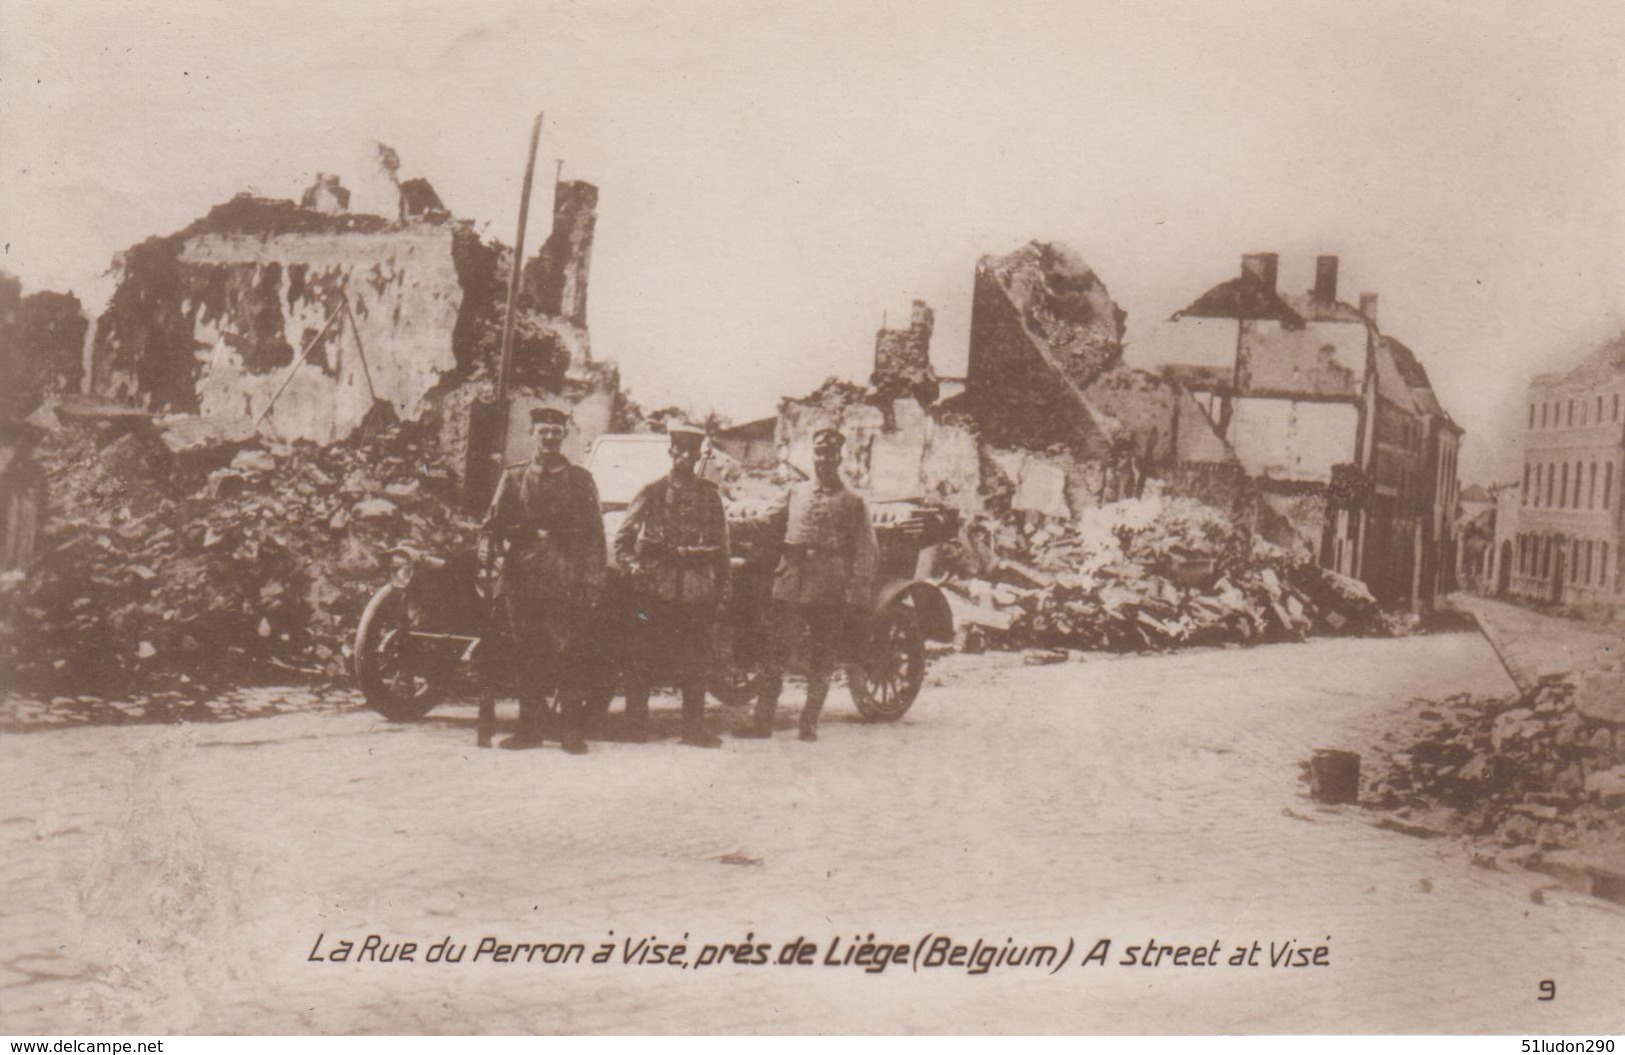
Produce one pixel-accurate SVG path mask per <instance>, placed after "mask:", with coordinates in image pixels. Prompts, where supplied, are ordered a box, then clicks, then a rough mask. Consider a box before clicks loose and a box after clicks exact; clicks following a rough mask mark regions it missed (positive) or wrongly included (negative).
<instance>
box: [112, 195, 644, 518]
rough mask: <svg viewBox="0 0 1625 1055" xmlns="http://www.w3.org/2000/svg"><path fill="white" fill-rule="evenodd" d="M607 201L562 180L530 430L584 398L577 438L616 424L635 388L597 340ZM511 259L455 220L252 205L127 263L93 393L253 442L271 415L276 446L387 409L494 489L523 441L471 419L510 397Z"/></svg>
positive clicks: (525, 303)
mask: <svg viewBox="0 0 1625 1055" xmlns="http://www.w3.org/2000/svg"><path fill="white" fill-rule="evenodd" d="M596 203H597V189H596V188H594V187H593V186H591V185H590V184H585V183H567V184H561V185H560V189H559V196H558V202H557V204H556V207H555V223H554V228H553V231H552V234H551V236H550V237H549V238H548V239H547V241H546V243H545V245H544V247H543V251H542V253H541V254H540V255H539V256H538V257H537V258H535V259H532V260H531V261H530V262H529V263H528V264H527V265H526V281H525V282H524V283H522V285H521V296H520V300H519V303H518V304H517V311H516V315H515V333H514V375H513V381H514V391H515V393H516V394H517V396H518V397H520V398H516V400H515V405H516V407H517V410H516V412H515V417H514V418H513V420H519V419H520V418H522V416H523V411H524V410H525V409H526V408H527V407H528V404H525V403H524V398H526V397H532V398H540V397H542V396H547V397H555V398H557V399H561V400H564V401H578V400H585V401H587V402H588V403H590V406H587V407H584V408H583V410H582V413H581V414H580V415H579V417H580V418H581V419H582V420H581V423H580V424H581V433H580V439H579V441H578V442H586V441H590V440H591V439H592V438H594V437H596V435H597V434H598V433H599V432H600V431H602V430H603V429H605V428H607V427H608V421H609V417H610V408H611V407H612V406H613V405H614V403H615V399H616V393H617V392H618V386H619V377H618V375H617V374H616V372H615V370H614V368H613V366H611V365H608V364H595V363H593V362H592V356H591V344H590V337H589V335H588V331H587V328H586V285H587V271H588V266H589V263H590V255H591V239H592V234H593V227H594V219H595V208H596ZM512 256H513V254H512V251H511V250H510V249H508V248H507V247H504V246H502V245H501V244H500V243H496V242H487V241H486V240H484V239H482V238H481V237H480V236H479V235H478V234H477V233H475V232H474V230H473V229H472V228H471V227H470V225H468V224H467V223H463V222H458V221H452V220H450V219H449V218H447V217H445V216H444V215H443V214H442V213H432V214H428V215H426V216H425V218H422V219H418V220H416V221H414V222H407V223H398V222H394V221H391V220H386V219H385V218H383V217H379V216H366V215H358V214H351V213H344V212H342V211H339V212H321V211H317V210H315V209H311V208H300V207H298V206H295V205H294V204H293V203H292V202H287V201H271V200H266V199H258V198H253V197H250V196H246V195H244V196H239V197H238V198H236V199H234V200H232V201H231V202H229V203H227V204H225V205H221V206H218V207H216V208H215V209H213V210H211V211H210V213H209V214H208V215H207V216H205V217H204V218H202V219H201V220H198V221H197V222H195V223H193V224H191V225H190V226H188V227H187V228H186V229H184V230H182V231H179V232H177V233H175V234H173V235H168V236H165V237H161V238H152V239H148V240H147V241H146V242H143V243H141V244H140V245H138V246H135V247H133V248H132V249H130V250H129V251H127V252H126V253H124V254H122V255H121V256H120V258H119V260H118V261H117V262H116V266H117V270H118V272H119V282H118V285H117V288H116V290H115V292H114V295H113V298H112V300H111V301H110V302H109V305H108V308H107V310H106V311H105V312H104V313H103V314H102V316H101V318H100V319H99V320H98V323H97V329H96V333H95V338H94V344H93V348H92V362H93V364H94V365H93V372H92V381H91V388H92V391H93V392H94V393H95V394H97V395H100V396H103V397H107V398H111V399H115V400H119V401H123V402H128V403H132V404H134V405H137V406H140V407H143V408H145V409H147V410H151V411H154V412H157V413H160V414H183V415H200V416H202V417H203V418H205V419H208V420H211V421H227V420H229V421H233V422H237V423H241V425H240V426H239V427H236V428H234V429H233V431H234V432H235V433H236V434H243V435H252V434H253V433H254V432H255V429H254V428H253V427H252V426H253V423H254V422H255V421H256V420H257V419H259V418H260V417H261V416H262V415H264V421H263V424H262V426H261V427H260V428H259V430H258V431H259V432H260V433H261V434H263V435H264V436H265V437H267V438H269V439H275V440H282V441H294V440H309V441H312V442H315V443H317V444H319V445H327V444H331V443H334V442H336V441H338V440H342V439H344V438H345V437H347V436H349V435H351V434H352V433H353V432H355V430H356V429H357V428H359V427H360V425H361V423H362V422H363V421H364V420H366V419H367V417H368V415H369V414H370V413H371V412H372V411H373V410H374V407H375V403H377V402H382V403H387V404H388V405H389V407H390V408H391V410H392V411H393V415H394V417H395V418H397V419H399V420H402V421H408V422H415V421H425V420H429V419H436V420H435V421H434V422H433V424H434V426H435V427H437V428H438V429H439V431H440V440H441V444H440V446H441V450H442V452H443V456H444V457H445V458H446V459H447V462H448V468H450V469H451V470H452V471H453V473H454V474H455V475H456V476H457V477H458V478H459V479H460V480H463V481H464V482H465V483H468V482H470V481H469V480H468V477H469V476H470V475H472V476H475V477H479V479H476V480H473V481H472V482H473V483H474V484H475V485H476V486H475V487H474V488H473V490H476V491H481V490H486V489H488V485H489V483H491V482H492V481H491V480H490V479H488V477H489V476H490V475H491V472H492V471H493V467H492V466H487V465H486V464H485V462H486V461H488V460H489V459H490V456H491V455H492V454H493V453H494V452H495V451H496V449H497V447H498V446H499V445H500V439H501V436H502V434H503V432H504V430H505V428H506V430H507V431H508V432H509V433H510V434H511V433H513V432H514V431H515V427H514V426H512V422H511V421H510V422H500V421H498V422H494V423H490V424H489V425H488V427H486V428H484V429H483V430H482V429H481V428H480V427H478V425H479V423H478V422H475V421H474V420H473V418H472V416H473V415H475V414H476V413H478V411H477V410H476V408H475V404H476V403H478V402H479V400H481V399H489V398H490V397H491V395H492V394H493V393H494V390H495V386H494V378H495V374H496V372H497V364H498V361H499V356H500V350H501V343H502V342H501V337H502V322H503V317H504V314H505V310H506V304H507V285H508V275H509V269H510V268H511V267H512ZM346 299H348V302H349V309H350V310H349V311H345V310H343V306H344V303H345V300H346ZM330 320H331V325H327V324H328V323H329V321H330ZM324 325H327V329H326V330H325V332H324V329H323V328H324ZM307 346H308V347H309V354H308V357H307V358H306V360H305V361H304V362H303V364H302V365H300V366H299V367H298V368H297V369H295V368H294V364H295V363H296V362H297V361H298V359H299V356H300V353H301V352H302V351H303V350H304V349H305V348H306V347H307ZM284 384H286V388H285V390H284ZM279 392H280V395H279V394H278V393H279ZM273 400H274V406H273ZM268 407H270V408H271V409H270V410H269V413H267V408H268ZM521 425H522V423H521ZM517 431H519V432H521V433H522V432H523V428H522V427H520V428H518V430H517ZM480 442H485V444H486V447H485V448H484V449H482V450H473V449H471V447H470V446H469V445H470V444H475V445H477V444H478V443H480ZM471 466H472V467H473V470H474V471H473V472H472V474H471V473H470V467H471Z"/></svg>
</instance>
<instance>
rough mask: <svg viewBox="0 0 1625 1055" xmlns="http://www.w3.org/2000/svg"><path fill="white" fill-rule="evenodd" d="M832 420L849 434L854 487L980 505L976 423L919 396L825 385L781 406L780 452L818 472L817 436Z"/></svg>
mask: <svg viewBox="0 0 1625 1055" xmlns="http://www.w3.org/2000/svg"><path fill="white" fill-rule="evenodd" d="M830 426H833V427H835V428H838V429H840V430H841V431H842V433H844V434H845V435H846V438H847V444H846V448H845V450H844V453H843V461H842V468H843V470H844V471H845V473H846V477H847V479H848V480H849V481H850V482H851V483H852V485H853V486H854V487H856V488H858V489H860V490H863V491H866V492H868V493H869V494H871V495H872V496H873V497H875V498H878V499H888V498H928V499H931V500H933V501H937V502H941V503H943V504H945V505H949V506H953V507H954V508H957V509H960V510H962V511H965V512H970V511H973V510H975V509H976V508H978V506H979V499H978V492H979V490H980V488H981V483H982V480H981V468H980V455H979V443H978V440H977V436H976V432H975V430H974V428H973V427H971V426H970V425H969V423H967V422H964V421H961V420H957V419H955V418H954V417H953V416H952V415H946V414H939V413H935V412H932V411H930V410H928V409H926V408H924V407H922V406H920V404H919V403H918V402H917V401H915V400H914V399H912V398H902V399H895V400H888V399H883V398H880V397H871V396H870V394H869V393H867V392H866V391H865V390H864V389H862V388H860V387H858V386H856V385H841V384H839V383H836V384H834V385H830V384H826V385H825V386H824V388H822V389H820V390H819V392H816V393H814V394H813V395H812V396H809V397H808V398H806V399H803V400H792V399H786V400H784V401H783V402H782V403H781V404H780V406H779V424H778V432H777V435H776V437H775V443H776V445H777V447H778V451H779V457H780V459H781V460H783V461H788V462H789V463H790V464H791V465H793V466H795V467H796V468H798V469H800V470H801V471H802V472H806V473H809V474H810V473H811V471H812V435H813V432H815V431H816V430H818V429H820V428H825V427H830Z"/></svg>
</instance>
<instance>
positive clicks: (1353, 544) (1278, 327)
mask: <svg viewBox="0 0 1625 1055" xmlns="http://www.w3.org/2000/svg"><path fill="white" fill-rule="evenodd" d="M1277 269H1278V257H1277V256H1276V254H1274V253H1249V254H1247V255H1245V256H1243V257H1242V260H1241V271H1240V274H1239V275H1237V276H1236V277H1235V278H1232V279H1229V280H1227V281H1225V282H1221V283H1219V284H1218V285H1216V286H1214V287H1213V288H1211V289H1209V290H1208V291H1207V292H1205V293H1203V294H1202V295H1201V296H1200V297H1198V298H1197V299H1196V300H1195V301H1193V302H1192V303H1191V304H1190V305H1189V306H1188V307H1186V308H1185V309H1183V310H1182V311H1180V312H1177V313H1175V315H1174V316H1173V318H1172V319H1171V320H1169V322H1168V323H1167V324H1165V325H1163V326H1161V327H1159V328H1157V330H1156V332H1155V335H1154V337H1153V338H1152V340H1151V342H1150V343H1151V344H1152V345H1153V346H1154V347H1153V352H1152V354H1153V355H1154V356H1155V357H1157V358H1158V359H1160V360H1162V361H1163V362H1164V363H1165V364H1166V365H1165V366H1164V368H1163V376H1164V377H1166V378H1168V379H1170V380H1173V381H1176V382H1178V383H1179V384H1180V385H1182V386H1183V387H1184V388H1186V389H1188V390H1189V391H1191V392H1192V393H1194V394H1195V395H1196V396H1197V397H1198V398H1199V400H1200V401H1201V402H1202V405H1203V406H1204V408H1205V410H1206V412H1207V416H1208V417H1209V419H1210V420H1211V422H1212V423H1213V426H1214V427H1215V428H1216V429H1217V430H1218V432H1219V434H1220V435H1221V436H1222V437H1223V438H1224V440H1225V441H1226V442H1227V443H1229V444H1230V446H1231V447H1232V448H1233V449H1234V450H1235V452H1236V456H1237V457H1238V458H1239V459H1240V461H1241V464H1242V466H1243V468H1244V469H1245V470H1246V472H1247V474H1248V476H1249V477H1250V478H1252V479H1253V480H1254V482H1255V483H1256V484H1257V485H1258V486H1259V487H1260V489H1261V491H1262V492H1263V494H1264V496H1265V498H1266V500H1267V501H1268V502H1269V504H1270V505H1271V507H1272V508H1273V509H1274V510H1275V511H1276V512H1277V513H1279V514H1280V515H1282V516H1284V517H1285V518H1286V519H1287V520H1288V522H1290V523H1292V524H1293V525H1295V527H1296V530H1297V532H1298V535H1299V538H1300V541H1301V545H1302V547H1303V549H1304V550H1305V551H1307V552H1309V553H1312V554H1314V555H1316V556H1317V557H1318V559H1319V560H1320V561H1321V563H1322V564H1323V565H1324V566H1326V567H1329V568H1332V569H1335V570H1337V571H1339V572H1342V573H1344V574H1346V575H1350V576H1353V577H1355V578H1359V579H1362V580H1364V581H1365V582H1366V583H1367V585H1369V586H1370V587H1371V589H1372V592H1373V593H1374V594H1375V595H1376V596H1377V598H1378V600H1380V601H1382V602H1383V603H1384V604H1387V605H1403V606H1411V607H1428V606H1430V605H1431V604H1432V602H1433V599H1434V597H1435V595H1436V594H1437V593H1439V592H1440V591H1442V590H1448V589H1450V588H1451V584H1452V579H1453V569H1454V564H1455V556H1454V532H1455V504H1456V488H1457V485H1456V460H1457V453H1458V451H1459V448H1460V442H1461V436H1462V429H1461V427H1460V426H1459V425H1457V424H1456V423H1455V421H1454V420H1453V419H1452V418H1451V417H1450V415H1449V414H1447V413H1446V412H1445V410H1444V408H1443V407H1441V406H1440V405H1439V401H1438V398H1437V397H1436V396H1435V394H1434V392H1433V386H1432V384H1431V382H1430V381H1429V379H1428V376H1427V371H1426V370H1425V369H1423V367H1422V365H1421V362H1420V361H1419V360H1418V359H1417V357H1416V355H1415V353H1413V352H1412V351H1411V350H1410V349H1409V348H1408V347H1406V346H1405V345H1404V344H1403V343H1401V342H1400V341H1398V340H1396V339H1394V338H1392V337H1388V336H1385V335H1384V334H1383V333H1382V332H1381V330H1380V329H1379V328H1378V322H1377V296H1376V294H1374V293H1365V294H1361V296H1360V304H1359V307H1354V306H1352V305H1350V304H1347V303H1345V302H1343V301H1341V300H1339V299H1338V290H1337V274H1338V259H1337V257H1335V256H1322V257H1320V258H1319V259H1318V260H1317V261H1316V266H1315V284H1314V287H1313V288H1312V289H1310V290H1308V291H1306V292H1304V293H1296V294H1294V293H1284V292H1282V291H1280V290H1279V289H1278V288H1277V281H1276V280H1277Z"/></svg>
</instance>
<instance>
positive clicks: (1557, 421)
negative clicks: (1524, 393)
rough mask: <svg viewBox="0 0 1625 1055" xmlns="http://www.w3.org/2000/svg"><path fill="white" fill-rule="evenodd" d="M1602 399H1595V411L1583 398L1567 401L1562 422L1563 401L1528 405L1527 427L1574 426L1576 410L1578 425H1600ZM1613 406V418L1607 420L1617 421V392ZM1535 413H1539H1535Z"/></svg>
mask: <svg viewBox="0 0 1625 1055" xmlns="http://www.w3.org/2000/svg"><path fill="white" fill-rule="evenodd" d="M1602 399H1603V397H1602V396H1598V397H1597V404H1596V408H1595V410H1593V409H1592V408H1591V406H1590V401H1589V400H1587V399H1585V398H1584V397H1583V396H1582V397H1581V398H1579V399H1571V400H1569V401H1568V406H1567V410H1568V420H1567V421H1564V420H1563V411H1564V409H1565V408H1564V405H1563V400H1561V399H1559V400H1556V401H1555V402H1552V403H1539V404H1536V403H1531V404H1529V427H1530V428H1532V429H1534V428H1541V429H1555V428H1559V427H1562V426H1572V425H1574V424H1575V423H1576V422H1575V411H1576V409H1578V410H1579V422H1578V423H1579V424H1581V425H1600V424H1602V407H1603V404H1602ZM1613 405H1614V411H1613V417H1611V418H1610V419H1609V420H1610V421H1618V420H1619V393H1618V392H1615V393H1614V403H1613ZM1537 411H1538V412H1539V413H1536V412H1537ZM1537 419H1538V420H1539V422H1540V424H1539V425H1537V424H1535V422H1536V420H1537Z"/></svg>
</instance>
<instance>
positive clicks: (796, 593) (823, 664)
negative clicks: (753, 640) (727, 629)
mask: <svg viewBox="0 0 1625 1055" xmlns="http://www.w3.org/2000/svg"><path fill="white" fill-rule="evenodd" d="M845 444H846V437H844V436H842V435H841V433H840V430H838V429H833V428H823V429H819V430H818V431H817V432H815V433H813V473H814V476H813V479H811V480H809V481H807V482H805V483H802V484H798V485H796V486H795V487H794V488H793V489H791V491H790V493H789V495H788V496H787V497H786V499H785V500H784V501H783V502H782V503H781V504H780V505H779V507H778V508H777V509H775V510H774V512H773V513H772V514H771V515H770V517H769V521H768V527H767V529H766V531H765V533H764V534H765V536H766V537H765V539H764V542H765V544H766V545H767V546H768V547H769V548H770V549H771V547H773V546H774V545H775V544H776V545H777V547H778V549H779V552H780V558H779V565H778V570H777V572H775V574H774V577H773V609H774V615H773V622H774V630H773V638H774V640H773V642H772V644H771V645H770V646H769V647H768V649H767V652H766V656H765V658H764V662H763V667H764V669H763V672H762V680H761V690H760V695H759V696H758V697H757V700H756V715H755V720H754V721H753V722H752V723H751V724H750V725H748V726H746V727H744V728H741V729H736V730H735V731H734V735H735V736H739V737H743V738H746V739H762V738H766V737H769V736H772V735H773V719H774V716H775V714H776V712H777V710H778V705H779V694H780V693H781V692H782V691H783V690H784V667H785V664H786V660H787V658H788V655H789V653H790V651H791V649H792V648H793V641H794V635H795V633H796V629H797V627H798V625H805V626H806V628H807V638H808V656H807V702H806V704H805V705H804V706H803V707H802V708H801V722H800V726H801V739H803V740H807V741H812V740H817V739H818V719H819V716H820V715H821V714H822V713H823V710H824V699H825V697H827V696H828V695H829V682H830V676H831V675H832V674H833V673H834V671H835V663H836V660H837V658H838V654H839V653H840V652H841V651H842V649H843V645H844V644H845V643H846V642H847V641H849V640H850V639H851V638H853V637H854V636H856V635H857V633H858V632H859V631H860V630H861V629H862V627H863V626H864V624H865V622H866V621H867V616H868V611H869V605H870V602H871V600H872V597H871V595H872V593H873V591H874V581H875V567H876V564H877V563H878V560H879V548H878V546H877V545H876V543H875V530H874V525H873V524H871V523H870V521H869V507H868V505H867V504H866V503H865V502H864V500H863V498H862V497H861V496H859V495H857V494H854V493H853V492H852V491H851V490H849V489H848V488H847V486H846V483H845V481H843V480H842V479H841V448H842V447H844V446H845Z"/></svg>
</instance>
